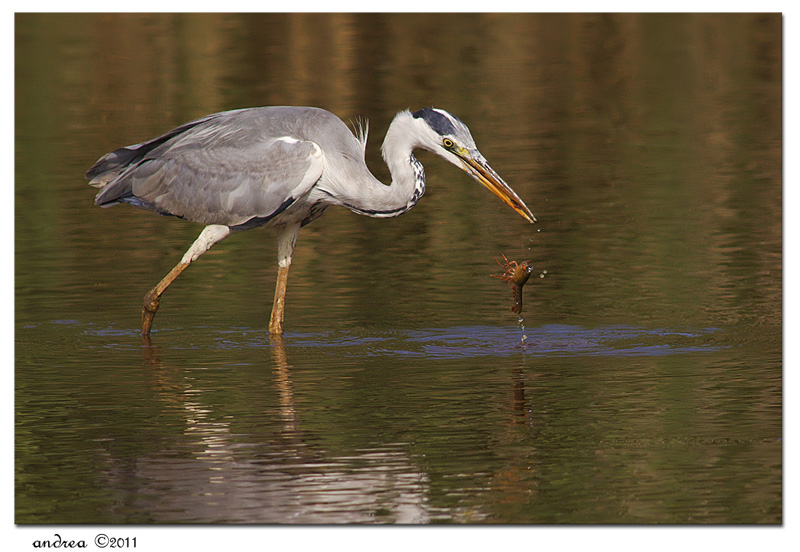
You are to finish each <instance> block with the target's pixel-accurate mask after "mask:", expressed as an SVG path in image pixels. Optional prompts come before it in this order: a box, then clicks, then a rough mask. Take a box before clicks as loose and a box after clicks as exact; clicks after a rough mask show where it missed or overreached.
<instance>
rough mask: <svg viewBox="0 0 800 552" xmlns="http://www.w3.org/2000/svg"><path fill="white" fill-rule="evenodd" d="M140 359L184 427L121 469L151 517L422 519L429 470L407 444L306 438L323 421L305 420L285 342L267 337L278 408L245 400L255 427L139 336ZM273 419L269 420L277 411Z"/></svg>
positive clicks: (232, 520) (178, 519) (323, 520)
mask: <svg viewBox="0 0 800 552" xmlns="http://www.w3.org/2000/svg"><path fill="white" fill-rule="evenodd" d="M142 353H143V358H144V362H145V363H146V364H147V365H148V367H149V368H150V369H151V372H152V374H153V378H154V379H153V388H154V390H155V391H156V392H157V393H158V394H159V398H160V400H161V401H162V402H163V403H166V404H168V405H170V407H172V408H174V407H175V405H180V412H181V417H182V419H183V425H182V428H181V430H180V431H179V432H177V433H178V434H177V435H175V434H174V432H171V433H169V435H171V436H172V437H171V438H167V439H166V440H165V439H163V438H162V442H163V446H162V447H161V448H160V449H158V450H154V451H151V452H149V453H146V454H144V455H142V456H141V457H140V458H138V459H137V460H136V461H135V462H134V467H133V469H132V470H127V477H128V478H132V479H133V480H134V481H135V482H136V490H135V491H134V494H135V496H134V497H133V499H134V500H135V501H136V502H137V503H138V506H139V508H140V509H142V510H145V511H147V512H149V516H150V517H151V518H152V519H153V520H155V521H164V522H200V523H215V522H221V523H371V522H379V523H381V522H385V523H425V522H427V521H428V520H429V514H428V507H427V498H426V497H427V494H428V476H427V474H425V473H424V472H423V471H422V470H421V468H420V467H419V466H418V465H416V463H415V462H414V460H413V458H412V457H411V456H410V455H409V453H408V452H407V451H408V446H407V444H405V443H383V444H381V445H379V446H376V447H373V448H371V449H363V448H360V449H358V450H355V451H351V452H350V453H347V454H345V455H342V454H341V453H339V454H331V453H329V452H328V451H326V450H323V449H321V448H320V447H319V446H316V445H314V444H313V443H314V442H316V441H318V440H319V439H317V438H316V437H317V434H318V432H320V431H322V430H323V429H322V428H319V427H317V428H303V427H302V422H301V420H302V412H299V411H298V408H297V403H296V399H295V395H294V390H293V385H292V366H291V364H290V363H289V360H288V355H287V347H286V341H285V340H284V338H282V337H276V338H273V339H271V340H270V343H269V357H270V358H269V359H265V365H266V366H268V367H269V369H270V370H271V371H272V374H273V382H274V387H275V389H276V390H277V394H278V408H277V410H276V408H275V404H274V401H272V402H270V404H266V402H265V403H263V404H254V403H251V404H250V405H249V408H250V409H251V410H250V411H249V412H247V417H248V419H250V420H251V421H252V420H253V419H256V420H259V422H260V424H261V425H262V427H261V428H259V430H258V431H256V430H255V429H254V430H253V431H252V432H249V433H247V432H242V431H241V430H239V431H237V430H235V429H234V428H238V427H241V426H239V425H237V424H236V423H235V422H236V420H233V419H231V417H230V416H223V415H219V414H217V413H216V412H215V410H217V409H219V410H227V409H229V407H230V405H228V404H215V403H214V402H213V399H212V398H211V397H215V396H219V395H218V394H216V393H214V392H215V391H216V389H214V388H212V387H209V388H205V387H204V384H203V383H202V381H205V380H202V381H201V380H199V379H198V378H196V377H194V376H193V374H192V372H191V371H189V370H184V369H181V368H177V367H172V366H170V365H169V361H168V360H167V359H166V357H167V356H168V354H167V353H168V352H167V353H163V354H162V353H161V352H160V351H159V348H158V346H156V345H154V344H153V342H152V341H150V339H147V338H145V341H144V342H143V346H142ZM276 418H277V419H276Z"/></svg>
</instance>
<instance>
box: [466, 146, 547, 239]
mask: <svg viewBox="0 0 800 552" xmlns="http://www.w3.org/2000/svg"><path fill="white" fill-rule="evenodd" d="M456 155H458V157H459V158H460V159H461V162H462V163H463V165H464V170H465V171H466V172H468V173H469V174H470V175H471V176H472V177H473V178H474V179H475V180H477V181H478V182H480V183H481V184H483V185H484V186H486V188H487V189H488V190H489V191H490V192H492V193H493V194H494V195H496V196H497V197H499V198H500V201H502V202H503V203H505V204H506V205H508V206H509V207H511V208H512V209H514V210H515V211H516V212H517V213H519V214H520V215H522V216H523V217H525V220H527V221H528V222H530V223H531V224H533V223H534V222H536V217H534V216H533V213H531V210H530V209H528V206H527V205H525V202H524V201H522V200H521V199H520V198H519V196H518V195H517V194H516V192H514V190H512V189H511V187H510V186H509V185H508V184H506V183H505V181H504V180H503V179H502V178H500V175H499V174H497V173H496V172H494V169H493V168H492V167H491V166H490V165H489V163H488V162H487V161H486V159H484V158H483V156H482V155H481V154H480V153H478V154H477V155H473V154H470V152H468V151H466V150H463V152H458V153H456Z"/></svg>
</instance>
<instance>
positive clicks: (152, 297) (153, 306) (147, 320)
mask: <svg viewBox="0 0 800 552" xmlns="http://www.w3.org/2000/svg"><path fill="white" fill-rule="evenodd" d="M160 301H161V297H160V296H159V295H158V294H157V293H155V290H150V291H149V292H147V294H146V295H145V296H144V304H143V305H142V335H143V336H148V335H150V328H152V327H153V318H155V317H156V312H157V311H158V304H159V302H160Z"/></svg>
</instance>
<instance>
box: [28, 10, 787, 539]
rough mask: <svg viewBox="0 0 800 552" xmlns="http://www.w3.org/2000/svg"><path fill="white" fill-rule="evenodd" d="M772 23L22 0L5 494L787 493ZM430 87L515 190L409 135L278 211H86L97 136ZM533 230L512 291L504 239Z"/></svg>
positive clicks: (324, 515) (430, 505) (719, 505)
mask: <svg viewBox="0 0 800 552" xmlns="http://www.w3.org/2000/svg"><path fill="white" fill-rule="evenodd" d="M781 48H782V21H781V19H780V17H779V16H767V15H760V16H751V15H730V16H728V15H725V16H721V15H709V16H704V15H702V16H701V15H691V16H682V15H666V16H664V15H648V16H635V15H628V16H609V15H547V16H536V15H529V16H528V15H510V16H505V15H483V16H481V15H450V16H431V15H424V16H421V15H403V16H398V15H330V16H326V15H281V16H270V15H264V16H255V15H248V16H235V15H228V16H219V15H209V16H186V15H159V16H154V15H18V16H17V18H16V103H15V108H16V149H15V155H16V182H15V207H16V209H15V216H16V220H15V230H16V234H15V240H16V243H15V249H16V251H15V276H16V278H15V300H16V301H15V302H16V305H15V307H16V312H15V341H16V348H15V355H16V373H15V385H16V389H15V392H16V396H15V399H16V401H15V409H16V420H15V421H16V430H15V433H16V441H15V447H16V451H15V452H16V454H15V475H16V501H15V509H16V522H17V523H22V524H29V523H73V522H80V523H151V522H153V523H175V522H178V523H216V522H224V523H353V522H355V523H376V522H377V523H383V522H386V523H435V522H457V523H460V522H463V523H679V524H682V523H717V524H719V523H748V524H750V523H769V524H776V523H781V521H782V511H783V501H782V492H781V491H782V420H781V408H782V380H781V375H782V374H781V372H782V357H781V345H782V344H781V314H782V313H781V286H782V269H781V264H782V257H781V218H782V211H781V201H782V197H781V186H782V182H781V174H782V167H781V153H782V143H781V136H782V128H781V125H782V112H781V101H782V91H781V81H782V74H781V62H782V60H781ZM273 104H274V105H280V104H289V105H317V106H321V107H325V108H327V109H329V110H331V111H333V112H335V113H336V114H338V115H340V116H341V117H342V118H343V119H345V120H351V119H355V117H356V116H359V115H361V116H367V117H369V118H370V122H371V136H372V137H371V139H370V143H369V146H368V163H369V164H370V166H371V167H373V170H374V172H375V173H376V175H378V176H379V177H380V178H383V179H384V180H387V181H388V175H387V170H386V169H385V166H384V165H383V164H382V163H381V160H380V153H379V144H380V142H381V140H382V138H383V135H384V133H385V131H386V128H387V126H388V124H389V122H390V121H391V118H392V117H393V115H394V113H395V112H396V111H397V110H399V109H405V108H407V107H411V108H414V109H416V108H419V107H423V106H426V105H436V106H438V107H443V108H445V109H448V110H449V111H451V112H453V113H454V114H456V115H458V116H459V117H460V118H461V119H463V120H464V121H465V122H466V123H467V124H468V125H469V126H470V128H471V129H472V132H473V135H474V136H475V139H476V141H477V143H478V145H479V147H480V148H481V151H482V152H483V153H484V154H485V155H486V157H487V158H488V159H489V160H490V161H491V162H492V164H493V166H494V167H495V168H496V169H497V170H498V172H500V174H502V175H503V176H504V177H505V179H506V180H507V181H508V182H509V183H510V184H511V185H512V187H514V188H515V190H516V191H517V192H518V193H519V195H520V196H521V197H522V198H523V199H524V200H525V201H526V203H527V204H528V206H529V207H531V209H532V211H533V212H534V213H535V214H536V216H537V218H538V219H539V221H540V222H539V223H538V224H537V225H535V226H531V225H529V224H527V223H526V222H525V221H524V220H523V219H522V218H521V217H519V216H518V215H516V214H515V213H513V212H512V211H511V210H510V209H508V208H507V207H506V206H504V205H503V204H501V203H500V202H499V201H497V200H495V199H494V198H493V197H492V196H491V195H490V194H488V193H487V192H486V191H485V190H484V189H483V188H481V187H480V186H478V185H476V184H475V183H474V182H473V181H472V180H471V179H469V178H468V177H467V176H465V175H464V174H462V173H460V172H459V171H456V170H454V169H453V168H452V166H450V165H448V164H447V163H445V162H443V161H441V160H439V159H434V158H432V156H430V155H428V154H424V153H422V154H420V159H421V160H422V162H423V163H424V164H425V166H426V169H427V176H428V191H427V193H426V196H425V197H424V198H423V199H422V200H421V201H420V203H419V205H417V206H416V207H415V208H414V209H413V210H412V211H411V212H409V213H407V214H405V215H403V216H402V217H399V218H397V219H389V220H376V219H370V218H367V217H360V216H357V215H355V214H352V213H350V212H349V211H344V210H335V209H330V210H328V212H327V213H326V214H325V216H323V217H322V218H321V219H320V220H318V221H316V222H315V223H313V224H312V225H310V226H308V227H306V228H305V229H304V230H303V232H302V233H301V236H300V241H299V244H298V249H297V251H296V254H295V259H294V264H293V265H292V274H291V275H290V279H289V289H288V296H287V312H286V326H287V333H286V335H285V338H284V339H279V340H275V339H272V340H271V339H270V338H269V336H268V335H267V333H266V328H267V322H268V318H269V309H270V306H271V301H272V295H273V286H274V279H275V269H276V267H275V242H274V235H273V234H272V233H271V231H269V230H263V229H262V230H254V231H251V232H246V233H240V234H237V235H235V236H233V237H231V238H229V239H228V240H226V241H225V242H223V243H222V244H220V245H218V246H217V247H216V248H215V249H214V250H212V251H210V252H209V253H208V254H206V255H205V256H203V258H202V259H201V260H200V261H199V262H198V263H197V264H196V265H193V266H192V268H191V269H190V270H188V271H187V272H186V273H185V274H184V275H183V276H182V277H181V278H180V279H179V280H178V281H177V283H176V284H175V285H174V286H173V287H172V288H171V289H170V290H169V291H168V292H167V293H166V294H165V295H164V297H163V300H162V308H161V311H160V312H159V314H158V316H157V317H156V321H155V327H154V331H153V336H152V341H151V342H150V343H142V341H141V339H140V337H139V335H138V332H139V324H140V310H141V299H142V296H143V294H144V293H145V292H146V291H147V290H148V289H149V288H150V287H152V286H153V285H154V284H155V283H156V282H157V281H158V280H159V279H160V278H161V277H162V276H163V275H164V274H166V272H167V271H168V270H169V269H170V268H171V267H172V266H173V265H174V264H175V263H176V262H177V261H178V260H179V259H180V257H181V256H182V254H183V252H184V251H185V249H186V248H187V247H188V246H189V244H190V243H191V242H192V241H193V240H194V238H195V237H196V235H197V234H198V233H199V231H200V227H199V226H198V225H196V224H193V223H189V222H185V221H181V220H177V219H171V218H166V217H158V216H154V215H152V214H150V213H146V212H143V211H139V210H136V209H133V208H130V207H126V206H122V207H115V208H111V209H99V208H95V207H94V206H93V204H92V200H93V195H94V191H93V189H91V188H89V187H87V186H86V182H85V180H83V173H84V172H85V171H86V169H87V168H88V167H89V166H91V165H92V163H93V162H94V161H95V160H96V159H97V158H98V157H100V156H101V155H102V154H104V153H106V152H107V151H110V150H112V149H114V148H116V147H120V146H123V145H128V144H133V143H137V142H140V141H142V140H144V139H147V138H151V137H154V136H157V135H158V134H160V133H162V132H164V131H167V130H169V129H170V128H172V127H174V126H177V125H178V124H181V123H183V122H186V121H188V120H190V119H192V118H195V117H198V116H201V115H204V114H207V113H212V112H215V111H220V110H224V109H231V108H236V107H245V106H254V105H273ZM501 254H505V255H507V256H508V257H509V258H511V259H517V260H526V259H532V260H533V263H534V265H535V268H536V271H535V272H534V275H533V277H532V279H531V281H530V282H529V283H528V285H527V286H526V287H525V310H524V311H523V319H522V320H519V319H518V318H517V316H516V315H514V314H512V313H511V312H510V310H509V308H510V306H511V305H512V297H511V292H510V288H508V287H507V286H506V285H505V284H504V283H502V282H500V281H499V280H496V279H494V278H490V277H489V275H490V274H498V273H499V272H500V270H499V267H498V266H497V264H496V263H495V261H494V259H495V258H499V257H500V255H501Z"/></svg>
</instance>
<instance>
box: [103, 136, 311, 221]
mask: <svg viewBox="0 0 800 552" xmlns="http://www.w3.org/2000/svg"><path fill="white" fill-rule="evenodd" d="M322 167H323V159H322V153H321V150H320V148H319V147H318V146H317V145H316V144H315V143H314V142H311V141H307V140H300V139H298V138H294V137H291V136H282V137H277V138H275V137H265V136H259V135H254V133H253V132H249V131H247V130H246V129H241V128H239V129H237V128H230V127H224V126H222V127H220V126H213V125H209V126H204V125H198V126H197V127H194V128H193V129H191V130H190V131H188V132H186V133H185V134H182V135H180V136H178V137H177V138H175V139H173V140H170V141H168V142H166V143H163V144H162V145H159V146H158V147H156V148H154V149H153V150H152V151H151V152H149V153H148V154H147V155H146V156H145V157H144V158H143V159H142V160H141V161H139V162H138V163H137V164H136V165H134V166H130V167H128V168H127V169H126V170H124V171H123V172H122V173H121V174H119V176H117V177H116V178H114V179H113V180H112V181H111V182H109V183H108V184H107V185H106V186H105V187H104V188H103V189H102V191H101V192H100V193H99V194H98V195H97V199H96V203H97V204H98V205H111V204H114V203H117V202H120V201H123V202H127V203H131V204H133V205H136V206H139V207H144V208H148V209H152V210H155V211H157V212H159V213H161V214H166V215H174V216H178V217H182V218H185V219H189V220H192V221H195V222H200V223H203V224H224V225H226V226H244V227H249V226H255V225H257V224H262V223H263V222H266V221H267V220H269V219H270V218H272V217H274V216H276V215H278V214H279V213H280V212H282V211H283V210H284V209H286V208H287V207H289V206H290V205H291V204H292V203H294V202H295V201H296V200H297V199H298V198H300V197H302V196H303V195H305V194H307V193H308V192H309V191H310V190H311V188H312V187H313V186H314V184H315V183H316V182H317V181H318V180H319V178H320V176H321V175H322Z"/></svg>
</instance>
